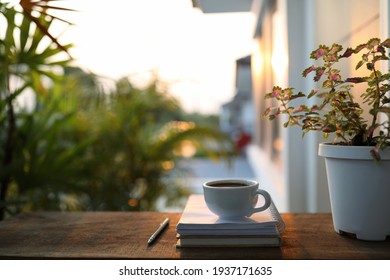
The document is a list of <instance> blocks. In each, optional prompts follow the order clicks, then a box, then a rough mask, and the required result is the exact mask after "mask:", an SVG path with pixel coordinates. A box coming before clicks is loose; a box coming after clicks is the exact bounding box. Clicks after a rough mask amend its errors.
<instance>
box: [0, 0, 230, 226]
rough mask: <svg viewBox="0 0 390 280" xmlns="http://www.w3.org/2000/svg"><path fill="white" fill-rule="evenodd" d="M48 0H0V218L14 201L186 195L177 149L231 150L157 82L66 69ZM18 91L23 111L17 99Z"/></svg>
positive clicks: (144, 205) (84, 205)
mask: <svg viewBox="0 0 390 280" xmlns="http://www.w3.org/2000/svg"><path fill="white" fill-rule="evenodd" d="M53 1H55V0H52V1H50V0H42V1H40V0H34V1H32V0H23V1H20V2H19V4H18V5H16V6H12V5H11V4H8V3H3V2H0V22H1V24H3V22H4V23H6V28H4V29H1V30H0V220H1V219H3V218H4V217H5V214H6V213H5V212H6V211H9V212H15V211H17V210H18V209H19V208H21V209H23V210H32V209H45V210H49V209H50V210H154V209H156V208H157V205H159V204H166V205H169V204H172V203H175V202H177V201H178V200H179V199H180V198H181V197H183V195H185V194H186V193H185V192H186V191H185V188H183V185H182V184H181V182H180V181H179V180H177V177H178V176H176V174H175V173H176V172H180V169H179V168H177V165H178V160H179V159H180V158H181V157H182V152H183V150H184V148H185V147H188V145H190V146H191V147H195V148H196V149H197V150H198V151H200V152H201V153H202V154H205V155H207V156H210V157H215V158H229V157H230V156H231V155H232V154H233V153H234V145H233V143H232V142H231V141H230V139H229V138H228V137H227V136H226V135H225V134H223V133H221V132H219V131H218V129H217V128H216V127H213V126H203V125H197V124H195V122H191V121H189V120H188V116H187V115H186V114H185V113H183V111H182V110H181V108H180V106H179V104H178V102H177V100H175V99H173V98H172V97H170V95H169V94H168V93H166V92H164V91H162V90H160V89H159V87H158V82H157V81H156V82H154V83H152V84H150V86H149V87H147V88H146V89H138V88H135V87H133V86H132V85H131V83H129V81H128V80H127V79H121V80H119V81H118V82H117V84H116V88H115V90H113V91H112V92H105V91H103V90H102V86H101V84H100V83H99V81H98V78H97V77H96V76H95V75H93V74H91V73H86V72H84V71H81V70H80V69H78V68H70V67H68V63H69V62H70V61H71V57H70V56H69V54H68V50H69V48H71V47H72V45H71V44H67V45H62V44H60V43H59V41H58V38H56V37H55V36H54V35H53V34H52V33H51V30H52V29H51V28H50V27H51V26H52V24H53V22H54V21H58V20H60V21H63V22H66V21H64V20H62V19H59V18H57V17H55V16H52V15H50V14H48V11H51V10H55V9H57V10H64V9H63V8H61V7H59V6H57V7H53V5H51V3H52V2H53ZM65 10H66V9H65ZM2 27H3V26H2ZM3 30H4V32H3V33H1V32H2V31H3ZM26 91H29V92H30V93H31V92H32V93H33V95H34V99H35V100H34V105H33V108H32V109H28V108H24V107H22V106H19V105H18V103H17V97H18V96H20V95H21V94H24V93H25V92H26ZM192 117H193V116H192ZM198 119H199V116H198ZM14 202H15V203H14Z"/></svg>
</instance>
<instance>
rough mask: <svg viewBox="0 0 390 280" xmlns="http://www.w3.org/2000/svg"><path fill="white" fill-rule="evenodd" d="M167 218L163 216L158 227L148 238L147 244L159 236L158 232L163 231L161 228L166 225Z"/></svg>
mask: <svg viewBox="0 0 390 280" xmlns="http://www.w3.org/2000/svg"><path fill="white" fill-rule="evenodd" d="M168 223H169V218H165V220H164V221H163V222H162V223H161V224H160V226H159V227H158V229H157V230H156V231H155V232H154V233H153V234H152V236H150V238H149V240H148V245H150V244H152V243H153V241H154V240H155V239H156V238H157V237H158V236H159V234H160V233H161V232H162V231H163V229H164V228H165V227H166V226H167V225H168Z"/></svg>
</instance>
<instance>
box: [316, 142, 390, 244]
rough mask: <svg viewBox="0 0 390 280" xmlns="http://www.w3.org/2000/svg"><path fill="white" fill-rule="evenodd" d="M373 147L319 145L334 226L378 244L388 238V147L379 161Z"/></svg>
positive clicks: (389, 162) (389, 207)
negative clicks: (373, 156) (372, 155)
mask: <svg viewBox="0 0 390 280" xmlns="http://www.w3.org/2000/svg"><path fill="white" fill-rule="evenodd" d="M371 149H372V147H355V146H340V145H331V144H320V146H319V155H320V156H322V157H324V158H325V164H326V171H327V177H328V185H329V194H330V200H331V207H332V215H333V225H334V228H335V230H336V232H338V233H352V234H355V235H356V238H357V239H362V240H372V241H380V240H385V239H386V236H390V148H387V149H385V151H381V158H382V160H381V162H380V163H378V162H376V161H375V160H373V158H372V157H371V154H370V150H371Z"/></svg>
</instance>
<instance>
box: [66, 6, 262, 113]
mask: <svg viewBox="0 0 390 280" xmlns="http://www.w3.org/2000/svg"><path fill="white" fill-rule="evenodd" d="M68 3H69V6H71V7H72V8H75V9H77V10H79V12H77V13H74V14H67V15H66V18H67V19H69V20H70V21H72V22H73V23H75V26H73V27H71V28H70V29H68V30H67V31H66V32H65V33H64V34H63V35H62V38H61V39H62V40H63V41H66V42H73V43H74V44H75V48H74V49H73V50H72V55H73V56H74V58H75V59H76V63H77V65H79V66H82V67H83V68H85V69H88V70H90V71H93V72H95V73H96V74H100V75H103V76H105V77H108V78H113V79H116V78H120V77H124V76H129V77H130V78H131V79H132V80H133V81H138V82H140V81H145V80H147V79H148V77H150V73H151V72H155V73H157V74H158V76H159V78H160V79H161V80H163V81H166V82H168V84H169V85H170V91H171V92H172V94H174V95H175V96H176V97H177V98H178V99H179V100H180V101H181V102H182V104H183V106H184V108H185V109H187V110H189V111H198V112H203V113H217V112H218V110H219V106H220V105H221V104H222V103H224V102H227V101H229V100H230V98H231V97H232V96H233V95H234V78H235V60H236V59H238V58H240V57H243V56H246V55H248V54H250V53H251V52H252V48H253V39H252V38H253V27H254V22H253V21H254V17H253V15H251V14H250V13H229V14H203V13H202V12H201V11H200V10H198V9H194V8H193V7H192V4H191V1H190V0H166V1H161V0H126V1H124V0H110V1H102V0H82V1H76V0H69V1H68Z"/></svg>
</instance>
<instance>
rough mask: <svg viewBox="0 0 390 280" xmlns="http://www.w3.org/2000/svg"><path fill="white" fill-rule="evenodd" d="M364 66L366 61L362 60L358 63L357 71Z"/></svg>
mask: <svg viewBox="0 0 390 280" xmlns="http://www.w3.org/2000/svg"><path fill="white" fill-rule="evenodd" d="M363 64H364V61H363V60H360V61H359V62H358V64H356V67H355V70H358V69H359V68H360V67H362V65H363Z"/></svg>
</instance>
